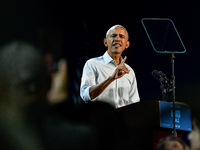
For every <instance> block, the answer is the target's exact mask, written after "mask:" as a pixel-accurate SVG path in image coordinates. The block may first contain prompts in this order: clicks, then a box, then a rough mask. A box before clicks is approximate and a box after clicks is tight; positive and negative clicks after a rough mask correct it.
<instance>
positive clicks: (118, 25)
mask: <svg viewBox="0 0 200 150" xmlns="http://www.w3.org/2000/svg"><path fill="white" fill-rule="evenodd" d="M116 27H121V28H124V29H125V30H126V28H125V27H124V26H122V25H120V24H117V25H114V26H112V27H111V28H110V29H109V30H108V31H107V32H106V39H107V38H108V34H109V33H110V31H111V30H112V29H114V28H116ZM126 33H127V35H128V39H129V34H128V31H127V30H126Z"/></svg>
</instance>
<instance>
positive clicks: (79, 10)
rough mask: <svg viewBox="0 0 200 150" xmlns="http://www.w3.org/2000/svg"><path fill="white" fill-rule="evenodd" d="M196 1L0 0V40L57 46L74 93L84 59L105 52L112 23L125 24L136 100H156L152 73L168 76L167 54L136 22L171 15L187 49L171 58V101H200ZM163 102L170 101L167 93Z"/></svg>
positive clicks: (156, 85)
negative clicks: (157, 49) (173, 91)
mask: <svg viewBox="0 0 200 150" xmlns="http://www.w3.org/2000/svg"><path fill="white" fill-rule="evenodd" d="M199 6H200V2H199V1H184V0H182V1H179V0H178V1H170V0H168V1H159V0H155V1H147V0H140V1H127V0H123V1H119V0H116V1H111V0H101V1H100V0H97V1H92V0H85V1H81V0H76V1H62V0H57V1H53V0H49V1H44V0H34V1H32V0H17V1H14V0H10V1H8V0H2V1H1V5H0V18H1V20H0V45H3V44H5V43H7V42H9V41H11V40H13V39H23V40H27V41H31V42H33V43H35V44H36V45H38V46H39V47H41V49H46V48H51V49H52V50H54V51H61V55H59V56H58V57H61V56H62V57H64V58H66V59H67V61H68V66H69V71H68V73H69V78H70V80H69V81H70V82H69V85H70V86H69V87H70V88H69V90H70V92H71V94H72V98H73V100H74V102H75V103H81V100H80V98H78V95H79V93H78V90H79V82H80V76H81V72H82V67H83V65H84V63H85V61H86V60H87V59H89V58H92V57H96V56H101V55H103V54H104V52H105V51H106V48H105V47H104V45H103V38H104V37H105V34H106V31H107V30H108V29H109V28H110V27H111V26H113V25H115V24H121V25H123V26H124V27H126V28H127V30H128V32H129V35H130V42H131V45H130V47H129V48H128V49H127V50H125V51H124V53H123V57H124V56H127V57H128V58H127V61H126V63H128V64H129V65H130V66H131V67H132V68H133V69H134V71H135V73H136V76H137V81H138V89H139V94H140V97H141V101H149V100H161V98H162V93H161V89H160V83H159V81H158V80H156V79H155V78H154V77H153V76H152V74H151V72H152V71H153V70H155V69H156V70H158V71H163V72H164V73H165V74H166V75H167V77H168V78H169V79H171V75H172V66H171V55H170V54H158V53H156V52H155V51H154V50H153V48H152V46H151V44H150V42H149V39H148V37H147V35H146V33H145V31H144V28H143V27H142V24H141V19H142V18H169V19H171V20H173V22H174V24H175V26H176V28H177V30H178V32H179V34H180V36H181V38H182V41H183V43H184V45H185V47H186V53H184V54H177V55H176V58H175V83H176V101H180V102H185V103H191V102H192V101H199V93H200V84H199V83H200V79H199V76H200V59H199V57H200V51H199V49H200V45H199V42H200V28H199V26H200V21H199V18H200V10H199ZM168 101H172V97H171V95H169V98H168Z"/></svg>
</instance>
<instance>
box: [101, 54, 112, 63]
mask: <svg viewBox="0 0 200 150" xmlns="http://www.w3.org/2000/svg"><path fill="white" fill-rule="evenodd" d="M103 59H104V63H105V64H108V63H110V62H111V61H113V59H112V58H111V57H110V55H109V54H108V52H107V51H106V52H105V53H104V55H103Z"/></svg>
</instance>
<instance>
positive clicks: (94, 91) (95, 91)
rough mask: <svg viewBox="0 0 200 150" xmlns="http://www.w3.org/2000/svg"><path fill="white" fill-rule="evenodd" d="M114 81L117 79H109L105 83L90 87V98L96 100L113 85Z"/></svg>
mask: <svg viewBox="0 0 200 150" xmlns="http://www.w3.org/2000/svg"><path fill="white" fill-rule="evenodd" d="M114 80H115V79H113V78H112V77H109V78H108V79H106V80H105V81H103V82H101V83H99V84H97V85H93V86H92V87H90V90H89V94H90V98H91V99H94V98H96V97H97V96H99V95H100V94H101V93H102V92H103V91H104V90H105V89H106V88H107V87H108V85H109V84H110V83H112V82H113V81H114Z"/></svg>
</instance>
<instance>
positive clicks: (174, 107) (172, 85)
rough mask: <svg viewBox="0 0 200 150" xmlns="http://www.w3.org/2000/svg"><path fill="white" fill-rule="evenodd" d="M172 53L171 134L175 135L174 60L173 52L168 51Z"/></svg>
mask: <svg viewBox="0 0 200 150" xmlns="http://www.w3.org/2000/svg"><path fill="white" fill-rule="evenodd" d="M170 53H171V54H172V57H171V63H172V89H173V92H172V99H173V132H172V133H173V136H174V137H177V132H176V125H175V117H176V116H175V75H174V60H175V53H174V52H170Z"/></svg>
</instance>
